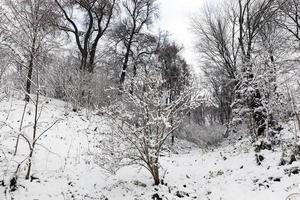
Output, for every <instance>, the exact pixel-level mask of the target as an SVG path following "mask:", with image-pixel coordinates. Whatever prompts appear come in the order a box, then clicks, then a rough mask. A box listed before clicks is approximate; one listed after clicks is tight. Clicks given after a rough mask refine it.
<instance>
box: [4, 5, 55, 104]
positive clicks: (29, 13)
mask: <svg viewBox="0 0 300 200" xmlns="http://www.w3.org/2000/svg"><path fill="white" fill-rule="evenodd" d="M5 9H7V12H6V13H5V15H4V17H5V21H6V23H1V25H0V26H1V29H2V30H3V31H4V33H5V35H6V36H5V40H4V43H5V46H6V47H8V48H9V49H10V53H11V55H13V56H11V57H12V58H13V61H14V63H15V65H17V66H18V67H19V69H23V68H25V69H26V71H27V74H26V86H25V91H26V96H25V101H27V102H28V101H29V94H30V93H31V85H32V77H33V73H34V70H35V68H36V67H38V62H39V60H40V59H42V57H43V55H44V53H45V52H47V51H49V49H51V47H53V46H52V44H53V43H52V40H53V36H54V32H55V31H54V29H53V27H52V26H51V24H52V22H53V21H54V20H55V19H54V18H55V14H54V13H53V4H52V3H51V2H48V1H43V0H18V1H13V0H7V1H6V4H5Z"/></svg>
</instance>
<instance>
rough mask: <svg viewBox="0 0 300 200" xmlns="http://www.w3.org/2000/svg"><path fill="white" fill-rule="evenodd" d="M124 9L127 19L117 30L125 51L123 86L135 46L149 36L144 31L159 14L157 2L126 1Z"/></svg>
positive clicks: (150, 0) (121, 22)
mask: <svg viewBox="0 0 300 200" xmlns="http://www.w3.org/2000/svg"><path fill="white" fill-rule="evenodd" d="M122 8H123V10H124V13H125V17H124V18H123V19H121V21H120V23H119V25H118V27H117V30H116V33H117V34H116V37H117V38H118V39H117V41H118V43H119V42H122V46H123V47H122V48H124V49H125V50H124V53H123V56H122V57H123V59H122V72H121V76H120V84H121V85H122V84H123V83H124V81H125V77H126V72H127V68H128V65H129V62H130V59H131V58H132V48H133V46H134V45H137V44H138V42H139V40H140V39H141V37H142V36H143V35H144V36H146V35H147V34H144V33H143V29H145V27H146V26H147V25H150V24H151V23H152V20H153V19H154V16H155V15H156V14H157V6H156V4H155V0H125V1H124V2H123V7H122Z"/></svg>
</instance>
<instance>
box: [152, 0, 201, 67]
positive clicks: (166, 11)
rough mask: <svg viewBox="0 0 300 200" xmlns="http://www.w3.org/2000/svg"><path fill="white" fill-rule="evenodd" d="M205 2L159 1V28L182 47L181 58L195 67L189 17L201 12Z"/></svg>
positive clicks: (195, 60) (193, 0) (195, 61)
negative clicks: (165, 31)
mask: <svg viewBox="0 0 300 200" xmlns="http://www.w3.org/2000/svg"><path fill="white" fill-rule="evenodd" d="M205 2H206V1H205V0H159V1H158V3H159V5H160V28H161V29H162V30H167V31H168V32H169V33H170V35H171V37H172V39H174V40H175V41H176V42H177V43H179V44H181V45H183V46H184V50H183V52H182V53H183V56H184V58H185V59H186V61H187V62H188V64H190V65H192V66H193V67H197V59H196V55H195V52H194V47H193V45H195V40H194V39H193V33H192V30H191V17H192V16H195V15H198V14H199V12H201V7H203V6H204V5H205Z"/></svg>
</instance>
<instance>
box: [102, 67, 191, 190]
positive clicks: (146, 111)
mask: <svg viewBox="0 0 300 200" xmlns="http://www.w3.org/2000/svg"><path fill="white" fill-rule="evenodd" d="M163 84H164V80H163V78H162V75H161V72H160V70H159V69H156V70H151V71H148V72H146V73H145V74H144V75H143V76H139V77H138V78H136V82H135V84H134V87H135V89H134V91H135V92H132V90H130V91H129V92H128V90H127V89H126V88H125V89H124V90H123V91H122V95H121V96H120V99H121V100H119V101H118V102H116V103H115V104H113V106H111V107H109V108H108V109H107V110H106V111H104V112H105V113H109V115H110V120H111V122H112V124H111V125H112V130H111V132H110V133H108V134H105V135H104V137H103V138H102V140H100V142H99V144H97V145H98V146H97V147H99V148H100V151H101V152H99V154H98V155H97V156H96V162H97V163H98V164H100V165H101V166H103V167H105V168H106V169H109V171H111V172H115V171H116V170H118V169H119V168H120V167H122V166H124V165H130V164H138V165H140V166H142V167H144V168H146V169H147V170H148V171H149V172H150V173H151V175H152V177H153V179H154V183H155V184H156V185H158V184H159V183H160V175H159V168H160V166H159V157H160V154H161V151H162V148H163V146H164V144H165V142H166V140H167V139H168V137H169V136H170V135H171V134H172V133H173V132H174V130H176V129H177V127H178V126H179V125H180V124H181V122H182V119H183V115H184V114H185V112H186V110H187V109H188V107H189V106H190V105H191V104H190V102H191V92H190V90H188V89H186V90H184V91H183V92H182V93H181V94H180V95H179V96H178V98H177V99H176V100H174V101H171V102H170V101H169V102H168V101H166V97H167V96H168V92H169V91H168V90H167V89H164V87H163ZM132 86H133V85H132V84H130V86H129V87H130V88H132ZM166 102H168V103H166Z"/></svg>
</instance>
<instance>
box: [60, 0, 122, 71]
mask: <svg viewBox="0 0 300 200" xmlns="http://www.w3.org/2000/svg"><path fill="white" fill-rule="evenodd" d="M55 3H56V4H57V6H58V8H59V10H60V15H61V17H62V19H63V20H61V21H60V23H57V24H56V26H57V27H58V28H59V29H60V30H62V31H65V32H67V33H71V34H73V36H74V37H75V40H76V45H77V48H78V50H79V52H80V56H81V58H80V59H81V61H80V66H79V68H80V70H82V71H84V72H89V73H92V72H93V71H94V68H95V56H96V52H97V46H98V43H99V40H100V39H101V38H102V37H103V36H104V34H105V32H106V31H107V29H108V28H109V25H110V23H111V21H112V18H113V14H114V11H115V9H116V5H117V1H116V0H79V1H76V0H55ZM74 13H77V16H76V14H74ZM81 14H83V17H84V19H83V21H81V20H80V19H78V16H80V15H81Z"/></svg>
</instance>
